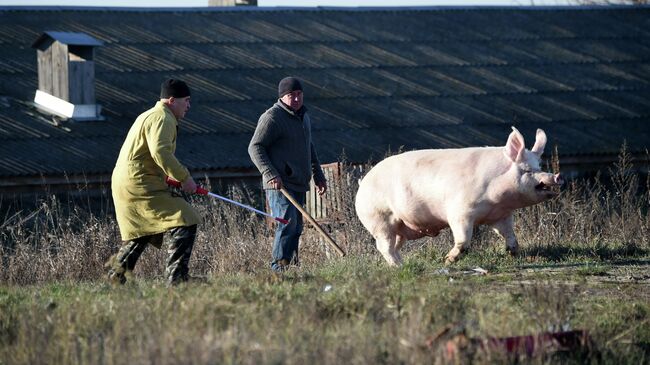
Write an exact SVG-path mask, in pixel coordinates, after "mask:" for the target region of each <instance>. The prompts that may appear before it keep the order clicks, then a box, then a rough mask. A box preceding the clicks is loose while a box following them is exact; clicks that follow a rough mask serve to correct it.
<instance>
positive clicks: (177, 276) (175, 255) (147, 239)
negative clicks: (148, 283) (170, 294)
mask: <svg viewBox="0 0 650 365" xmlns="http://www.w3.org/2000/svg"><path fill="white" fill-rule="evenodd" d="M169 233H171V241H170V243H169V245H168V246H167V263H166V264H167V265H166V269H165V276H166V277H167V281H168V283H169V284H176V283H178V282H182V281H187V279H188V278H189V262H190V256H191V255H192V248H193V247H194V240H195V238H196V225H192V226H187V227H175V228H172V229H170V230H169ZM162 236H163V234H162V233H158V234H154V235H150V236H143V237H138V238H136V239H134V240H131V241H127V242H125V243H124V244H123V245H122V247H120V250H119V251H118V252H117V255H115V257H114V258H113V261H112V262H111V265H110V266H111V267H110V270H109V277H110V278H111V279H114V280H116V281H118V282H120V283H122V284H123V283H125V282H126V277H125V276H124V273H125V272H127V271H133V269H134V268H135V264H136V262H137V261H138V259H139V258H140V255H142V252H144V249H145V248H147V245H149V244H150V243H151V244H154V243H160V242H162ZM154 245H155V244H154Z"/></svg>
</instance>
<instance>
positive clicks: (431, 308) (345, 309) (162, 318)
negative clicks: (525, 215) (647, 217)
mask: <svg viewBox="0 0 650 365" xmlns="http://www.w3.org/2000/svg"><path fill="white" fill-rule="evenodd" d="M423 254H424V255H422V256H423V257H426V256H427V254H426V253H423ZM423 257H420V255H419V254H415V257H411V258H409V259H408V260H407V262H406V263H405V265H404V266H403V267H401V268H399V269H392V268H387V267H386V266H385V265H384V264H383V262H381V261H379V260H378V259H377V257H349V258H345V259H340V260H334V261H330V262H327V263H325V264H323V265H319V266H318V267H303V268H300V269H293V270H292V271H290V272H288V273H287V274H285V275H284V277H283V278H282V279H281V280H275V279H274V278H273V276H271V275H270V274H245V273H235V274H232V275H219V276H214V277H212V278H210V280H208V282H207V283H190V284H187V285H182V286H180V287H177V288H174V289H168V288H166V287H165V285H164V283H163V282H162V281H160V280H150V279H144V280H143V279H138V280H135V282H133V283H131V284H128V285H125V286H123V287H111V286H110V285H108V284H106V283H104V282H101V281H92V282H52V283H48V284H39V285H33V286H26V287H18V286H3V287H0V329H1V332H0V359H3V360H0V363H3V364H52V363H92V364H95V363H105V364H124V363H155V364H172V363H196V364H211V363H220V364H230V363H232V364H279V363H282V364H304V363H309V362H312V363H319V364H320V363H352V364H357V363H358V364H365V363H369V362H370V363H390V364H393V363H431V362H436V361H442V358H441V355H440V354H439V351H438V350H437V349H436V348H435V347H434V348H430V347H429V346H428V345H427V343H428V342H427V341H428V339H430V338H431V336H433V335H434V334H435V333H437V332H438V331H439V330H440V329H441V328H444V327H445V326H447V325H450V324H453V325H454V326H456V327H457V328H461V329H462V331H465V333H466V334H467V336H469V337H471V338H486V337H490V336H496V337H507V336H514V335H527V334H535V333H540V332H544V331H548V330H560V329H569V328H570V329H583V330H587V331H588V332H589V334H590V336H591V337H592V338H593V341H594V343H593V346H592V347H591V348H590V349H589V350H588V351H586V352H576V353H575V354H566V353H555V354H552V353H549V354H545V355H541V356H537V357H534V358H532V359H526V358H522V359H520V360H524V361H526V362H532V363H555V362H557V361H562V362H575V363H584V362H587V363H601V362H602V363H617V364H639V363H644V362H645V363H647V362H648V360H649V359H650V353H649V348H648V346H649V344H650V330H649V326H648V322H647V318H648V317H649V316H648V315H649V314H650V313H649V312H650V303H649V302H648V283H647V280H646V281H645V282H643V281H639V282H635V281H627V282H622V283H616V284H612V283H608V282H603V281H599V280H587V279H586V278H588V277H596V278H602V277H603V273H606V272H608V271H612V270H613V269H612V270H610V268H611V266H603V265H599V264H595V265H591V264H589V265H586V264H577V265H575V266H570V265H564V266H560V268H561V269H562V271H559V272H554V273H550V274H549V273H544V271H543V270H539V269H519V267H518V266H517V263H516V262H514V263H513V264H512V265H510V264H499V265H498V266H495V269H496V270H495V271H494V272H490V273H489V274H488V275H473V274H471V273H470V272H468V271H469V270H468V269H469V268H470V267H474V266H475V264H482V263H483V260H481V259H480V258H479V257H473V256H471V255H469V256H468V258H467V260H466V262H465V265H459V267H451V268H445V267H443V266H442V265H440V264H438V263H434V262H431V261H428V260H426V259H424V258H423ZM648 259H649V258H648V257H645V258H635V259H632V260H630V263H629V264H627V265H625V267H627V268H632V269H633V270H635V272H638V273H639V274H642V273H643V271H644V270H647V269H648V268H649V267H648ZM565 264H568V263H565ZM540 266H541V265H540ZM442 269H446V270H448V271H449V272H448V273H447V272H445V271H441V270H442ZM570 278H572V279H573V280H572V281H568V280H567V279H570ZM644 321H645V322H644ZM467 356H471V358H472V359H474V361H475V362H478V363H489V362H490V360H489V359H493V360H494V358H499V356H503V354H498V353H496V354H485V353H480V352H479V353H471V354H468V355H467ZM502 360H505V361H506V362H512V361H516V359H513V358H504V359H502Z"/></svg>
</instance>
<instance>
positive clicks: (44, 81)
mask: <svg viewBox="0 0 650 365" xmlns="http://www.w3.org/2000/svg"><path fill="white" fill-rule="evenodd" d="M37 53H38V57H37V58H38V89H39V90H41V91H44V92H46V93H48V94H50V95H51V94H52V93H53V88H52V82H53V81H52V48H51V47H48V48H46V49H44V50H42V49H39V50H38V51H37Z"/></svg>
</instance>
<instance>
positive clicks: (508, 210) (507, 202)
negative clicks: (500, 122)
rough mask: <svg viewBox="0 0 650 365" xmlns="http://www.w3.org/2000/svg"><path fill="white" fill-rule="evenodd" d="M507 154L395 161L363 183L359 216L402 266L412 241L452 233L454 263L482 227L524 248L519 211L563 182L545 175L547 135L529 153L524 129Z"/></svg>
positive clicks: (446, 154)
mask: <svg viewBox="0 0 650 365" xmlns="http://www.w3.org/2000/svg"><path fill="white" fill-rule="evenodd" d="M512 129H513V131H512V133H510V136H508V141H507V142H506V145H505V147H473V148H460V149H440V150H420V151H412V152H405V153H402V154H399V155H395V156H391V157H389V158H387V159H385V160H383V161H381V162H380V163H378V164H377V165H376V166H375V167H373V168H372V169H371V170H370V171H369V172H368V174H367V175H366V176H365V177H364V178H363V180H362V181H361V183H360V184H359V191H358V192H357V198H356V210H357V215H358V216H359V219H360V220H361V222H362V223H363V225H364V226H365V227H366V229H367V230H368V231H369V232H370V234H372V236H373V237H374V238H375V240H376V243H377V249H378V250H379V252H381V254H382V255H383V256H384V258H385V259H386V261H387V262H388V264H389V265H400V264H401V263H402V257H401V256H400V254H399V250H400V248H401V247H402V245H403V244H404V242H405V241H407V240H413V239H418V238H421V237H424V236H436V235H437V234H438V233H439V232H440V230H441V229H443V228H446V227H450V228H451V231H452V233H453V235H454V247H453V248H452V249H451V251H449V253H448V254H447V257H446V263H452V262H454V261H455V260H456V259H458V256H459V255H460V254H461V253H462V252H463V251H464V250H465V249H467V248H468V246H469V243H470V240H471V239H472V232H473V231H474V227H475V226H477V225H479V224H489V225H492V227H493V228H494V230H495V231H496V232H497V233H499V234H500V235H501V236H502V237H503V238H505V240H506V249H507V250H508V251H509V252H510V253H512V254H515V253H516V252H517V249H518V243H517V238H516V237H515V233H514V231H513V221H512V212H513V211H514V210H515V209H517V208H522V207H526V206H529V205H533V204H537V203H539V202H542V201H544V200H547V199H550V198H552V197H554V196H555V195H557V193H556V192H555V191H554V189H553V187H557V186H560V185H562V177H561V176H560V175H559V174H556V175H553V174H550V173H546V172H542V171H541V170H540V161H541V156H542V153H543V152H544V146H545V145H546V134H545V133H544V131H543V130H541V129H538V130H537V135H536V138H535V145H534V146H533V148H532V149H531V150H530V151H528V150H527V149H526V148H525V147H524V137H523V136H522V135H521V133H519V131H518V130H517V129H516V128H514V127H513V128H512Z"/></svg>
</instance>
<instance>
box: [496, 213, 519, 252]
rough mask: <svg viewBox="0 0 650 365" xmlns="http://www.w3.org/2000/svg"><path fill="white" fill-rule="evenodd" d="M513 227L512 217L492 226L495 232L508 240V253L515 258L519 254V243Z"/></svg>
mask: <svg viewBox="0 0 650 365" xmlns="http://www.w3.org/2000/svg"><path fill="white" fill-rule="evenodd" d="M513 226H514V225H513V220H512V215H509V216H508V217H507V218H504V219H502V220H500V221H498V222H496V223H494V224H492V228H494V231H495V232H497V233H498V234H499V235H500V236H501V237H503V238H504V239H505V240H506V251H508V252H510V254H511V255H513V256H514V255H516V254H517V252H519V243H518V242H517V237H516V236H515V231H514V229H513Z"/></svg>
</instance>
